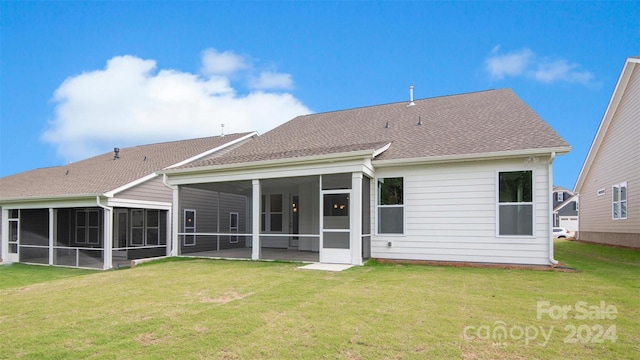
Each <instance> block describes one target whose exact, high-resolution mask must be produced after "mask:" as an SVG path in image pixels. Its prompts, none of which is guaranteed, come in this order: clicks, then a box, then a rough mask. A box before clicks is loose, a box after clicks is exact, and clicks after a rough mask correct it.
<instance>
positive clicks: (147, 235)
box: [144, 209, 161, 246]
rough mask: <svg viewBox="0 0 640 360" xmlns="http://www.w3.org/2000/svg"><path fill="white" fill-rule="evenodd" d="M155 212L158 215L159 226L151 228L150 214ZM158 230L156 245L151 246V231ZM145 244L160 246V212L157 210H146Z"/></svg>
mask: <svg viewBox="0 0 640 360" xmlns="http://www.w3.org/2000/svg"><path fill="white" fill-rule="evenodd" d="M151 212H155V213H157V214H158V225H156V226H149V213H151ZM154 229H155V230H157V231H158V236H157V238H156V242H155V244H149V230H154ZM144 244H145V246H160V245H161V244H160V210H156V209H145V210H144Z"/></svg>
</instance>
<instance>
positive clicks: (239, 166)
mask: <svg viewBox="0 0 640 360" xmlns="http://www.w3.org/2000/svg"><path fill="white" fill-rule="evenodd" d="M376 151H377V150H360V151H352V152H347V153H334V154H324V155H312V156H301V157H297V158H284V159H274V160H265V161H252V162H244V163H236V164H224V165H211V166H199V167H194V168H185V169H173V170H172V169H166V170H163V171H160V172H159V173H160V174H167V175H169V176H171V175H173V174H176V175H177V174H180V175H186V174H198V173H209V172H222V171H229V170H234V171H237V170H245V169H249V170H255V169H262V168H270V167H271V168H273V167H279V166H294V165H309V164H315V163H326V162H337V161H346V160H355V159H367V158H369V159H370V158H371V157H372V156H373V154H374V153H375V152H376Z"/></svg>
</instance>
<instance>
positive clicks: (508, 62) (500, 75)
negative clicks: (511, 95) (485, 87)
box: [485, 46, 533, 79]
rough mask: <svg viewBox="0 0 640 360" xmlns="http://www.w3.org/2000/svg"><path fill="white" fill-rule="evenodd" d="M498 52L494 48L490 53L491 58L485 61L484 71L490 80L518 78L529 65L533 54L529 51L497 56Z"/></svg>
mask: <svg viewBox="0 0 640 360" xmlns="http://www.w3.org/2000/svg"><path fill="white" fill-rule="evenodd" d="M499 50H500V47H499V46H496V47H494V48H493V50H492V51H491V54H492V56H490V57H489V58H487V59H486V60H485V66H486V70H487V72H488V73H489V75H490V76H491V78H492V79H504V77H505V76H519V75H521V74H522V73H523V71H524V70H525V69H526V68H527V66H528V65H529V62H530V61H531V58H532V57H533V52H532V51H531V50H529V49H522V50H519V51H514V52H509V53H507V54H504V55H498V51H499Z"/></svg>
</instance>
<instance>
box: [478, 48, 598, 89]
mask: <svg viewBox="0 0 640 360" xmlns="http://www.w3.org/2000/svg"><path fill="white" fill-rule="evenodd" d="M485 70H486V71H487V73H488V74H489V77H491V79H493V80H502V79H504V78H505V77H508V76H511V77H519V76H522V77H526V78H528V79H533V80H535V81H538V82H542V83H553V82H556V81H564V82H569V83H579V84H583V85H588V84H590V83H591V81H592V80H593V74H592V73H591V72H589V71H586V70H581V69H580V65H579V64H576V63H570V62H568V61H567V60H565V59H557V60H554V59H548V58H543V57H540V56H538V55H536V54H535V53H534V52H533V51H531V50H530V49H527V48H524V49H521V50H518V51H511V52H508V53H506V54H501V53H500V46H496V47H494V48H493V49H492V50H491V54H490V55H489V57H488V58H487V59H485Z"/></svg>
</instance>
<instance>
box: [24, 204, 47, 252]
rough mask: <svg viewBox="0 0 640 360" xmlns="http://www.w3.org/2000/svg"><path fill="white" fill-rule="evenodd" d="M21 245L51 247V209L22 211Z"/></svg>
mask: <svg viewBox="0 0 640 360" xmlns="http://www.w3.org/2000/svg"><path fill="white" fill-rule="evenodd" d="M20 245H36V246H49V209H31V210H20Z"/></svg>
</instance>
